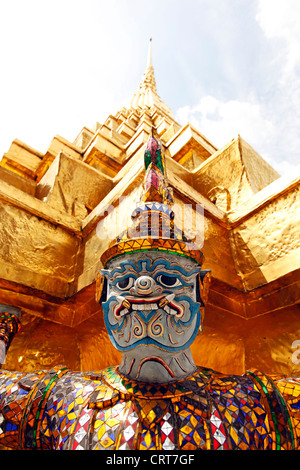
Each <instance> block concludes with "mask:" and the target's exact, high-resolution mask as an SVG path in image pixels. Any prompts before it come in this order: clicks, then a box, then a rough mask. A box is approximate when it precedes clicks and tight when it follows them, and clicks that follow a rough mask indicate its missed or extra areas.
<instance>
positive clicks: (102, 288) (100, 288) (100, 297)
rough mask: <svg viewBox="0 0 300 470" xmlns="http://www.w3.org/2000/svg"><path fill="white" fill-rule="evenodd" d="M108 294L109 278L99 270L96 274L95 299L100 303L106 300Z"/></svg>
mask: <svg viewBox="0 0 300 470" xmlns="http://www.w3.org/2000/svg"><path fill="white" fill-rule="evenodd" d="M106 296H107V279H106V277H105V276H104V274H103V273H101V271H98V272H97V276H96V295H95V299H96V302H97V303H100V304H101V302H103V301H105V300H106Z"/></svg>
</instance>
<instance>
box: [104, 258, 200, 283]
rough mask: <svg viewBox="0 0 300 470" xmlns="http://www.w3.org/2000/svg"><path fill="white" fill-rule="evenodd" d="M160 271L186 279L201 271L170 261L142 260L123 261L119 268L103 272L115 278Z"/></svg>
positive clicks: (197, 267)
mask: <svg viewBox="0 0 300 470" xmlns="http://www.w3.org/2000/svg"><path fill="white" fill-rule="evenodd" d="M159 269H168V270H171V271H175V272H177V273H180V274H181V275H183V276H185V277H190V276H192V275H193V274H197V273H199V272H200V271H201V267H200V266H196V267H195V268H193V269H184V268H183V267H182V266H180V265H179V264H176V262H174V261H173V262H171V261H169V260H164V259H157V260H155V261H154V262H153V260H151V259H140V260H136V261H135V262H134V261H129V260H126V261H122V262H121V263H120V265H119V266H117V267H115V268H113V269H103V270H102V271H101V272H102V273H103V274H105V275H107V276H108V277H109V278H111V279H112V278H114V277H115V276H116V275H117V274H124V273H125V272H126V271H127V272H128V271H129V272H131V273H132V272H133V273H134V274H138V273H140V272H143V271H149V272H151V273H155V272H156V271H158V270H159Z"/></svg>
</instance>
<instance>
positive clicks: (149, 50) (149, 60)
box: [147, 38, 152, 68]
mask: <svg viewBox="0 0 300 470" xmlns="http://www.w3.org/2000/svg"><path fill="white" fill-rule="evenodd" d="M151 44H152V38H150V40H149V46H148V57H147V68H148V67H152V49H151Z"/></svg>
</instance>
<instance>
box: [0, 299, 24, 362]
mask: <svg viewBox="0 0 300 470" xmlns="http://www.w3.org/2000/svg"><path fill="white" fill-rule="evenodd" d="M20 317H21V311H20V310H19V309H18V308H15V307H11V306H9V305H0V364H4V363H5V356H6V354H7V352H8V350H9V347H10V345H11V342H12V340H13V338H14V337H15V335H16V334H17V333H18V332H19V331H20V327H21V324H20Z"/></svg>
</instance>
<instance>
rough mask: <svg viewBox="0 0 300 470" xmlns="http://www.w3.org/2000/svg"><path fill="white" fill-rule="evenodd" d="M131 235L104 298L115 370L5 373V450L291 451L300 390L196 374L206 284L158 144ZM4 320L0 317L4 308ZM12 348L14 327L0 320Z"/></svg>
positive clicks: (281, 381) (298, 432) (109, 268)
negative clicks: (178, 216) (116, 354)
mask: <svg viewBox="0 0 300 470" xmlns="http://www.w3.org/2000/svg"><path fill="white" fill-rule="evenodd" d="M145 170H146V174H145V181H144V187H143V192H142V195H141V200H140V203H139V205H138V207H137V208H136V209H135V211H134V213H133V214H132V225H131V226H130V227H129V228H128V229H127V230H126V231H124V233H121V234H120V235H119V237H118V238H117V240H115V241H114V242H113V243H112V244H111V245H110V246H109V248H108V249H107V250H106V252H105V253H104V254H103V255H102V258H101V259H102V262H103V266H104V269H103V270H102V271H101V272H100V273H98V276H97V282H96V286H97V294H96V295H97V299H98V301H99V302H101V303H102V306H103V314H104V319H105V324H106V327H107V330H108V334H109V336H110V339H111V341H112V343H113V345H114V346H115V347H116V348H117V349H118V350H119V351H121V352H122V353H123V360H122V363H121V364H120V365H119V366H115V367H109V368H107V369H105V370H102V371H96V372H93V373H91V372H86V373H85V372H72V371H70V370H69V369H68V368H67V367H63V366H58V367H55V368H54V369H52V370H50V371H37V372H35V373H21V372H8V371H4V370H3V371H0V443H1V444H3V445H5V446H7V447H12V448H16V449H58V450H59V449H62V450H64V449H77V450H79V449H80V450H82V449H93V450H104V449H105V450H106V449H109V450H119V449H120V450H129V449H142V450H143V449H145V450H146V449H150V450H168V451H170V450H176V449H182V450H197V449H287V450H289V449H296V448H299V439H300V380H299V379H292V378H285V377H282V376H272V377H270V376H266V375H264V374H263V373H261V372H259V371H254V370H253V371H248V372H246V373H245V374H244V375H242V376H226V375H223V374H220V373H217V372H214V371H213V370H210V369H206V368H202V367H198V366H196V365H195V363H194V361H193V357H192V355H191V351H190V346H191V344H192V342H193V341H194V339H195V337H196V335H197V334H198V333H199V331H201V328H202V324H203V318H204V305H205V302H206V300H207V293H208V286H209V280H210V273H209V272H208V271H205V270H202V269H201V265H202V261H203V259H202V258H203V257H202V253H201V252H200V251H199V250H198V249H197V248H196V246H195V243H194V241H192V240H190V239H188V238H187V237H186V236H185V235H184V234H182V232H181V231H180V230H178V228H176V225H175V224H174V213H173V211H172V203H173V199H172V192H171V190H170V188H169V187H168V185H167V180H166V172H165V163H164V157H163V154H162V149H161V147H160V145H159V144H158V140H157V139H155V138H154V137H151V138H150V140H149V141H148V144H147V146H146V150H145ZM2 311H3V309H2ZM0 317H1V322H0V338H2V341H3V343H4V344H5V346H6V348H7V347H8V346H9V344H10V342H11V340H12V338H13V336H14V334H15V333H16V332H17V330H18V328H19V324H20V322H19V320H18V318H17V316H16V315H15V314H14V312H12V311H11V310H9V309H7V310H6V311H5V309H4V312H3V313H0Z"/></svg>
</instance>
